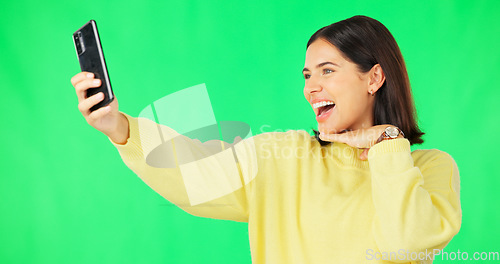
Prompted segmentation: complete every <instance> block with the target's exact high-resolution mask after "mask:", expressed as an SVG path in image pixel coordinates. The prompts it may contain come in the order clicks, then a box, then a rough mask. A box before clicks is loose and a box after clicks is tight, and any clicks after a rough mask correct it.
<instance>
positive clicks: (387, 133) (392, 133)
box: [375, 125, 404, 144]
mask: <svg viewBox="0 0 500 264" xmlns="http://www.w3.org/2000/svg"><path fill="white" fill-rule="evenodd" d="M397 138H404V133H403V131H401V129H399V128H398V127H396V126H393V125H389V126H387V127H386V129H385V130H384V132H382V134H381V135H380V137H379V138H378V139H377V140H376V141H375V144H377V143H380V142H382V141H384V140H392V139H397Z"/></svg>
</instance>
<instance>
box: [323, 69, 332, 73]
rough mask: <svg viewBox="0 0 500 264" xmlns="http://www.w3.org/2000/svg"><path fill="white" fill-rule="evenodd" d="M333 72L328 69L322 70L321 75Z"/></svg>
mask: <svg viewBox="0 0 500 264" xmlns="http://www.w3.org/2000/svg"><path fill="white" fill-rule="evenodd" d="M332 72H333V71H332V70H330V69H324V70H323V74H328V73H332Z"/></svg>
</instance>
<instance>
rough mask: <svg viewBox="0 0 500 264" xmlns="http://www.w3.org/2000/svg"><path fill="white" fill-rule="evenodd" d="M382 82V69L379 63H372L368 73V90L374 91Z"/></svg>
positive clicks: (383, 79)
mask: <svg viewBox="0 0 500 264" xmlns="http://www.w3.org/2000/svg"><path fill="white" fill-rule="evenodd" d="M384 82H385V74H384V70H382V67H381V66H380V64H375V65H373V67H372V68H371V70H370V73H369V83H368V92H370V91H373V93H376V92H377V91H378V89H380V87H382V85H383V84H384Z"/></svg>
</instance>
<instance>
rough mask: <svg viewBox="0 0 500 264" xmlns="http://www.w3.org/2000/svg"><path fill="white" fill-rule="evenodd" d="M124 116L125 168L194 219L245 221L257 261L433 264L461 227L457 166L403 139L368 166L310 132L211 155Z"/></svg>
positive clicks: (256, 140) (277, 135)
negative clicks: (126, 125)
mask: <svg viewBox="0 0 500 264" xmlns="http://www.w3.org/2000/svg"><path fill="white" fill-rule="evenodd" d="M125 116H126V117H127V119H128V121H129V124H130V137H129V139H128V141H127V142H126V143H125V144H124V145H120V144H116V143H114V142H113V144H114V145H115V146H116V148H117V149H118V151H119V153H120V155H121V157H122V159H123V161H124V162H125V164H126V165H127V166H128V167H129V168H130V169H132V170H133V171H134V172H135V173H136V174H137V175H138V176H139V177H140V178H141V179H142V180H143V181H144V182H145V183H146V184H148V185H149V186H150V187H151V188H152V189H153V190H155V191H156V192H157V193H159V194H160V195H162V196H163V197H164V198H165V199H167V200H169V201H170V202H172V203H174V204H176V205H177V206H179V207H180V208H182V209H183V210H185V211H186V212H188V213H190V214H193V215H197V216H201V217H209V218H217V219H228V220H234V221H239V222H248V230H249V236H250V248H251V253H252V261H253V263H258V264H264V263H266V264H281V263H283V264H292V263H300V264H302V263H308V264H309V263H310V264H323V263H325V264H326V263H373V264H375V263H395V262H396V263H432V260H431V259H432V253H433V250H437V249H442V248H444V247H445V246H446V245H447V244H448V242H449V241H450V240H451V239H452V237H453V236H454V235H455V234H457V232H458V231H459V229H460V225H461V218H462V212H461V207H460V180H459V172H458V168H457V165H456V163H455V161H454V160H453V158H452V157H451V156H450V155H448V154H447V153H445V152H442V151H439V150H436V149H431V150H415V151H413V152H411V150H410V144H409V141H408V140H407V139H405V138H400V139H393V140H386V141H382V142H380V143H378V144H376V145H375V146H373V147H372V148H371V149H370V151H369V155H368V160H367V161H362V160H360V159H359V158H358V157H359V154H360V153H361V150H359V149H356V148H353V147H350V146H349V145H346V144H342V143H333V144H330V145H328V146H325V147H321V146H320V145H319V143H318V142H317V141H316V140H315V139H314V138H312V137H311V136H310V135H309V134H308V133H307V132H305V131H288V132H270V133H263V134H260V135H257V136H254V137H251V138H249V139H245V140H243V141H240V142H239V143H237V144H236V145H234V146H233V147H227V146H226V147H224V149H222V148H223V147H222V146H221V144H220V142H219V146H221V147H220V148H221V149H220V150H219V151H213V150H210V148H208V147H206V146H204V145H202V144H201V143H200V142H196V141H192V140H190V139H188V138H186V137H184V136H180V135H179V134H177V133H176V132H175V131H174V130H172V129H170V128H169V127H166V126H161V125H157V124H156V123H154V122H152V121H149V120H147V119H143V118H133V117H131V116H129V115H126V114H125ZM165 142H166V143H165ZM160 145H162V146H163V147H160V148H159V146H160ZM212 147H213V146H212Z"/></svg>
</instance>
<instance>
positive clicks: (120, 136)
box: [106, 112, 130, 145]
mask: <svg viewBox="0 0 500 264" xmlns="http://www.w3.org/2000/svg"><path fill="white" fill-rule="evenodd" d="M129 133H130V131H129V123H128V119H127V117H125V115H123V114H122V113H120V112H118V121H117V122H116V126H115V128H114V129H113V130H112V131H111V132H109V133H106V136H108V137H109V138H110V139H111V140H112V141H113V142H115V143H116V144H120V145H123V144H125V143H127V140H128V138H129V136H130V135H129Z"/></svg>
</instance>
